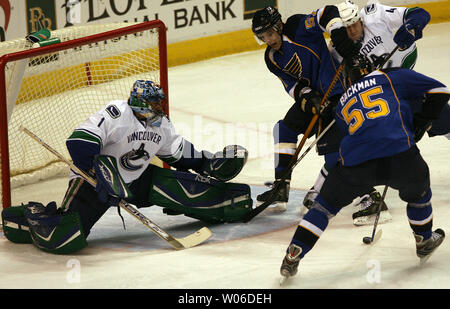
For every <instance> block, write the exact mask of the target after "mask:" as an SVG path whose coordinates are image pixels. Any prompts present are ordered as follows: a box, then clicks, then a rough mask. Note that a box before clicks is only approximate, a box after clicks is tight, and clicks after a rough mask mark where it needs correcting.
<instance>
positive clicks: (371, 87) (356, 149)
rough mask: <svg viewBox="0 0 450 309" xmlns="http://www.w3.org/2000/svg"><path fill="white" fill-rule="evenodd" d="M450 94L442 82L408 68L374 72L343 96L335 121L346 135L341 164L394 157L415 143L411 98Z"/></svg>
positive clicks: (343, 141)
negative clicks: (429, 94) (430, 94)
mask: <svg viewBox="0 0 450 309" xmlns="http://www.w3.org/2000/svg"><path fill="white" fill-rule="evenodd" d="M426 93H450V92H449V90H448V89H447V88H446V86H445V85H443V84H442V83H440V82H438V81H436V80H434V79H432V78H430V77H427V76H425V75H422V74H420V73H417V72H415V71H412V70H409V69H396V70H388V71H386V72H384V71H380V70H377V71H374V72H372V73H370V74H369V75H367V76H365V77H364V78H362V79H360V80H359V81H357V82H356V83H354V84H353V85H352V86H350V87H349V88H348V89H347V91H346V92H345V93H344V94H343V95H342V96H341V98H340V101H339V102H338V104H337V106H336V121H337V124H338V126H339V128H340V129H341V131H342V133H343V134H344V138H343V139H342V141H341V146H340V156H341V160H342V164H343V165H345V166H353V165H357V164H360V163H362V162H365V161H368V160H371V159H375V158H382V157H387V156H392V155H395V154H397V153H400V152H403V151H406V150H408V149H409V148H410V147H412V146H414V144H415V143H414V140H413V135H414V130H413V113H412V109H411V105H410V101H413V100H418V99H421V98H423V97H424V94H426Z"/></svg>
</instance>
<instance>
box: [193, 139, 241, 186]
mask: <svg viewBox="0 0 450 309" xmlns="http://www.w3.org/2000/svg"><path fill="white" fill-rule="evenodd" d="M247 158H248V151H247V149H245V148H244V147H242V146H239V145H229V146H226V147H225V148H224V149H223V150H222V151H219V152H216V153H215V154H214V155H213V156H212V158H211V159H208V160H205V163H204V164H203V166H202V169H201V172H200V174H202V175H205V176H209V177H213V178H215V179H217V180H220V181H228V180H231V179H233V178H234V177H236V176H237V175H238V174H239V173H240V172H241V170H242V168H243V167H244V165H245V163H246V162H247Z"/></svg>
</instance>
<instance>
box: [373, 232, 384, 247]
mask: <svg viewBox="0 0 450 309" xmlns="http://www.w3.org/2000/svg"><path fill="white" fill-rule="evenodd" d="M381 235H383V230H382V229H379V230H378V231H377V232H376V233H375V236H374V237H373V240H372V244H374V243H376V242H377V241H378V239H380V238H381Z"/></svg>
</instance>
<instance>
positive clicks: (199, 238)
mask: <svg viewBox="0 0 450 309" xmlns="http://www.w3.org/2000/svg"><path fill="white" fill-rule="evenodd" d="M19 130H20V131H22V132H24V133H26V134H27V135H28V136H30V137H31V138H33V139H34V140H35V141H36V142H38V143H39V144H41V145H42V146H43V147H44V148H46V149H47V150H48V151H50V152H51V153H53V154H54V155H55V156H57V157H58V158H59V159H60V160H62V161H63V162H65V163H66V164H67V165H69V167H70V168H71V169H72V170H73V171H75V172H76V173H78V174H80V175H81V176H82V177H83V178H84V179H85V180H86V181H87V182H88V183H89V184H91V185H92V186H93V187H95V186H96V180H95V179H93V178H92V177H91V176H89V175H88V174H86V173H85V172H84V171H82V170H80V169H79V168H78V167H76V166H75V165H74V164H73V163H72V162H70V161H69V160H67V159H66V158H64V157H63V156H62V155H61V154H60V153H59V152H57V151H56V150H55V149H53V148H52V147H50V146H49V145H48V144H46V143H45V142H44V141H43V140H41V139H40V138H39V137H38V136H36V135H35V134H34V133H33V132H31V131H30V130H28V129H27V128H25V127H23V126H22V125H21V126H20V128H19ZM118 206H119V207H121V208H123V209H125V211H126V212H128V213H129V214H130V215H132V216H133V217H134V218H136V219H137V220H139V221H140V222H141V223H142V224H144V225H145V226H146V227H148V228H149V229H150V230H151V231H152V232H153V233H155V234H156V235H157V236H158V237H160V238H161V239H163V240H164V241H166V242H167V243H169V244H170V245H171V246H172V247H173V248H175V249H176V250H180V249H187V248H191V247H194V246H196V245H199V244H201V243H202V242H204V241H206V240H207V239H208V238H210V237H211V235H212V233H211V230H210V229H208V228H207V227H203V228H201V229H199V230H198V231H196V232H195V233H192V234H190V235H188V236H186V237H184V238H175V237H173V236H171V235H170V234H168V233H167V232H165V231H164V230H163V229H162V228H160V227H159V226H158V225H157V224H156V223H154V222H153V221H151V220H150V219H148V218H147V217H146V216H144V215H143V214H142V213H141V212H139V211H138V210H137V209H136V208H135V207H134V206H133V205H132V204H130V203H128V202H126V201H124V200H123V199H122V200H120V201H119V205H118Z"/></svg>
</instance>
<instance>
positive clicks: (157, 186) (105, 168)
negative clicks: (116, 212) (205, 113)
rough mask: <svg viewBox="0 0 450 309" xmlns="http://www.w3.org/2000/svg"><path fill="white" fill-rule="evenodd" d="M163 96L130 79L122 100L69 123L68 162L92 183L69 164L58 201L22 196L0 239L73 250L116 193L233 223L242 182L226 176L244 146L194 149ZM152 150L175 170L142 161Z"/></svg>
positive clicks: (235, 168)
mask: <svg viewBox="0 0 450 309" xmlns="http://www.w3.org/2000/svg"><path fill="white" fill-rule="evenodd" d="M165 98H166V97H165V94H164V92H163V90H162V88H161V87H160V86H159V85H157V84H155V83H154V82H152V81H145V80H138V81H136V82H135V83H134V85H133V87H132V90H131V94H130V97H129V99H128V101H119V100H118V101H112V102H110V103H109V104H108V105H107V106H106V107H105V108H104V109H102V110H100V111H99V112H97V113H95V114H94V115H92V116H91V117H90V118H89V119H88V120H87V121H86V122H85V123H84V124H82V125H80V126H79V127H78V128H76V129H75V130H74V131H73V133H72V135H71V136H70V137H69V138H68V139H67V141H66V145H67V148H68V150H69V153H70V155H71V157H72V160H73V163H74V164H75V166H76V167H78V168H79V169H81V170H82V171H86V172H87V173H88V174H90V175H92V176H94V177H96V179H97V186H96V187H95V188H94V187H93V186H91V185H90V184H89V183H88V182H87V181H86V180H85V179H83V178H82V177H81V176H80V175H78V174H76V173H75V172H74V171H73V170H72V171H71V175H70V181H69V187H68V189H67V192H66V195H65V196H64V199H63V202H62V204H61V205H60V206H59V207H57V205H56V203H55V202H52V203H49V204H48V205H47V206H44V205H42V204H40V203H37V202H29V203H28V204H26V205H22V206H18V207H10V208H7V209H5V210H4V211H3V213H2V219H3V226H4V231H5V235H6V237H7V238H8V239H9V240H11V241H13V242H20V243H31V242H32V243H34V244H35V245H36V246H37V247H39V248H40V249H43V250H44V251H48V252H52V253H72V252H76V251H78V250H80V249H82V248H84V247H85V246H86V245H87V241H86V238H87V237H88V235H89V233H90V230H91V228H92V227H93V225H94V224H95V223H96V222H97V221H98V220H99V219H100V218H101V217H102V215H103V214H104V213H105V212H106V211H107V210H108V208H109V207H110V206H116V205H118V202H119V200H120V199H124V200H126V201H128V202H130V203H132V204H135V205H137V206H138V207H146V206H151V205H158V206H162V207H164V209H163V210H164V212H165V213H167V214H171V215H175V214H184V215H186V216H188V217H192V218H196V219H199V220H202V221H205V222H238V221H241V219H242V217H243V216H244V215H245V214H246V213H247V212H249V211H250V210H251V209H252V199H251V194H250V187H249V186H248V185H246V184H239V183H233V182H227V181H229V180H231V179H233V178H234V177H236V176H237V175H238V174H239V173H240V171H241V170H242V168H243V166H244V164H245V163H246V160H247V156H248V153H247V150H246V149H245V148H243V147H241V146H238V145H231V146H227V147H225V148H224V149H223V151H219V152H217V153H216V154H212V153H210V152H208V151H201V152H200V151H197V150H196V149H195V148H194V145H192V144H191V143H190V142H189V141H187V140H185V139H184V138H183V137H181V136H180V135H178V134H177V133H176V132H175V128H174V126H173V125H172V123H171V121H170V120H169V118H168V117H167V116H166V115H165V114H164V112H163V106H162V103H163V101H164V100H165ZM155 156H156V157H158V158H160V159H161V160H163V161H164V162H166V163H167V164H169V165H170V166H172V167H174V168H175V169H176V170H173V169H165V168H160V167H158V166H156V165H153V164H150V161H151V159H152V158H153V157H155ZM189 170H192V171H194V172H195V173H191V172H189Z"/></svg>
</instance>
